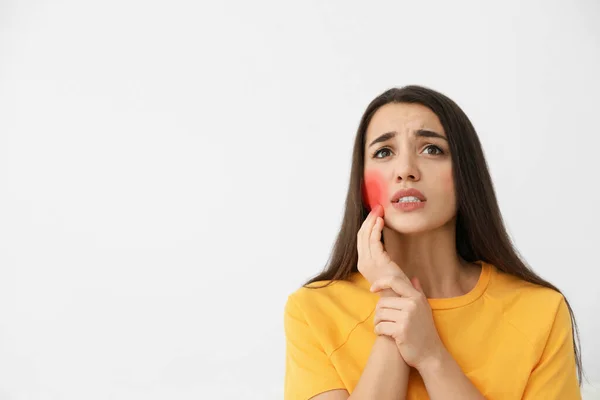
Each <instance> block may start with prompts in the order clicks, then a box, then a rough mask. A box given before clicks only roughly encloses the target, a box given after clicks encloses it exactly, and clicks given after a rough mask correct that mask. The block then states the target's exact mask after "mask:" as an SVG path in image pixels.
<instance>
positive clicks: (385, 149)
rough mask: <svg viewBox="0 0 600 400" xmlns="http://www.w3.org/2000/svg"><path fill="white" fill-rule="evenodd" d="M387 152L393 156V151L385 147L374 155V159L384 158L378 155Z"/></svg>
mask: <svg viewBox="0 0 600 400" xmlns="http://www.w3.org/2000/svg"><path fill="white" fill-rule="evenodd" d="M386 151H387V152H388V153H390V154H391V152H392V151H391V150H390V149H388V148H387V147H384V148H382V149H379V150H377V151H376V152H375V153H374V154H373V158H383V157H377V155H378V154H381V153H382V152H386Z"/></svg>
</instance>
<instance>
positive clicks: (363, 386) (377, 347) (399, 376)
mask: <svg viewBox="0 0 600 400" xmlns="http://www.w3.org/2000/svg"><path fill="white" fill-rule="evenodd" d="M397 296H398V295H397V294H396V293H395V292H394V291H393V290H390V289H388V290H385V291H383V292H382V293H381V297H397ZM409 372H410V367H409V366H408V365H407V364H406V362H404V359H403V358H402V355H401V354H400V352H399V351H398V347H397V346H396V342H395V341H394V339H392V338H390V337H388V336H377V339H375V344H373V348H372V350H371V354H370V355H369V360H368V361H367V365H366V366H365V369H364V371H363V373H362V375H361V376H360V380H359V381H358V384H357V385H356V388H355V389H354V392H352V396H350V399H351V400H354V399H356V400H358V399H381V400H387V399H389V400H400V399H405V398H406V388H407V386H408V375H409Z"/></svg>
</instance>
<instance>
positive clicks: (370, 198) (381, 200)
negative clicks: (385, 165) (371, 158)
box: [362, 171, 389, 211]
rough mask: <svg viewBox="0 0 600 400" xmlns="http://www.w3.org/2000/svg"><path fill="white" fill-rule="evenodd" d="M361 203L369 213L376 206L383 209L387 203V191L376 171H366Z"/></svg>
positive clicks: (379, 174)
mask: <svg viewBox="0 0 600 400" xmlns="http://www.w3.org/2000/svg"><path fill="white" fill-rule="evenodd" d="M362 196H363V201H364V202H365V204H366V205H367V208H368V209H369V211H371V210H372V209H373V207H375V206H376V205H377V204H381V205H382V206H384V207H385V204H387V202H388V201H389V198H388V190H387V186H386V185H385V181H384V179H383V176H382V175H381V173H380V172H378V171H366V172H365V177H364V180H363V185H362Z"/></svg>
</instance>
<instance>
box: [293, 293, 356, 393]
mask: <svg viewBox="0 0 600 400" xmlns="http://www.w3.org/2000/svg"><path fill="white" fill-rule="evenodd" d="M284 327H285V339H286V357H285V383H284V399H285V400H307V399H310V398H311V397H313V396H315V395H317V394H319V393H323V392H326V391H328V390H333V389H345V386H344V384H343V382H342V380H341V379H340V377H339V375H338V373H337V372H336V370H335V368H334V366H333V364H332V363H331V361H330V360H329V357H328V356H327V354H326V353H325V351H324V350H323V347H322V346H321V344H320V343H319V341H318V340H317V338H316V336H315V334H314V332H313V327H311V326H310V325H309V324H308V323H307V321H306V318H305V317H304V313H303V312H302V309H301V308H300V307H299V306H298V304H297V303H296V301H295V299H294V297H293V296H290V297H288V300H287V303H286V305H285V313H284Z"/></svg>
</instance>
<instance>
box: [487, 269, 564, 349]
mask: <svg viewBox="0 0 600 400" xmlns="http://www.w3.org/2000/svg"><path fill="white" fill-rule="evenodd" d="M486 299H487V300H488V301H489V302H490V303H491V304H493V306H494V307H495V309H496V310H497V311H498V312H499V313H500V314H501V318H502V319H503V320H504V321H506V322H508V323H509V324H511V325H512V326H513V327H514V329H516V330H518V331H519V332H521V333H522V334H523V335H524V336H525V338H526V339H527V341H528V342H529V343H531V344H533V345H535V346H538V345H543V344H544V343H545V342H546V340H547V338H548V336H549V334H550V331H551V330H552V329H553V327H554V328H556V326H555V325H556V324H559V325H560V328H562V329H567V330H568V329H570V327H571V325H570V316H569V311H568V307H567V304H566V300H565V298H564V296H563V295H562V294H561V293H560V292H558V291H556V290H554V289H551V288H548V287H545V286H541V285H538V284H535V283H531V282H528V281H526V280H524V279H521V278H519V277H516V276H514V275H511V274H508V273H505V272H502V271H499V270H497V269H496V268H494V272H493V274H492V278H491V280H490V284H489V288H488V290H487V292H486ZM565 312H566V316H567V317H569V319H567V320H565V318H564V316H565Z"/></svg>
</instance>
